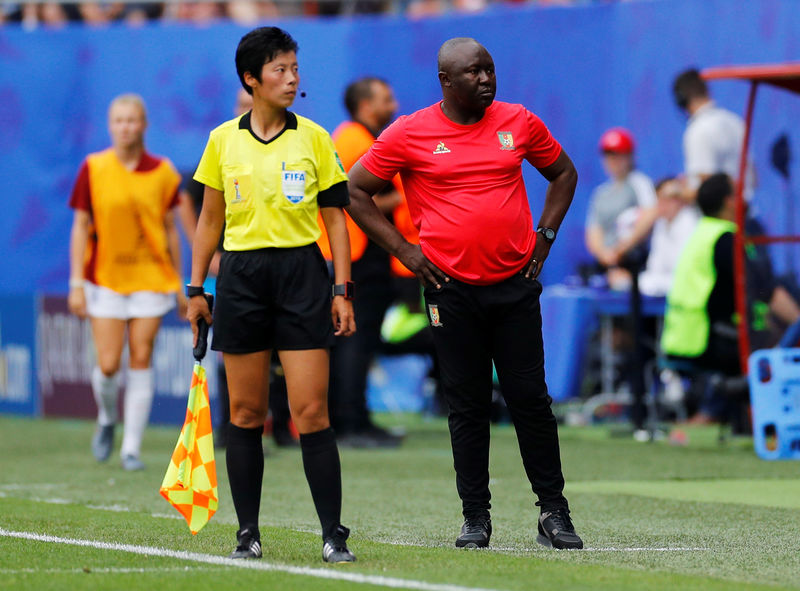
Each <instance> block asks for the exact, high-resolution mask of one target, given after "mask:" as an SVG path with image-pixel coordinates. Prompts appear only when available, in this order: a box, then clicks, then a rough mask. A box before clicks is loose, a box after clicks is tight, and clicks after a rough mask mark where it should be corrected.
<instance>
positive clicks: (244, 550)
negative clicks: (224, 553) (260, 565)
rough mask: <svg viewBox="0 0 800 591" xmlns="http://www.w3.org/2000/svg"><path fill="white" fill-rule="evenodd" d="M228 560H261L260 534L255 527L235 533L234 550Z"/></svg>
mask: <svg viewBox="0 0 800 591" xmlns="http://www.w3.org/2000/svg"><path fill="white" fill-rule="evenodd" d="M229 558H261V534H260V533H258V528H257V527H254V528H250V527H245V528H244V529H240V530H239V531H237V532H236V549H235V550H234V551H233V552H231V555H230V556H229Z"/></svg>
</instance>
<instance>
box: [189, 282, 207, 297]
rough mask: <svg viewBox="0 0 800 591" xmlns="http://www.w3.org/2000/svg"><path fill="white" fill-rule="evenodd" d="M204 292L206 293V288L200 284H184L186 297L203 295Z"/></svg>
mask: <svg viewBox="0 0 800 591" xmlns="http://www.w3.org/2000/svg"><path fill="white" fill-rule="evenodd" d="M205 293H206V290H205V288H204V287H203V286H202V285H200V286H197V285H187V286H186V297H187V298H193V297H196V296H201V295H205Z"/></svg>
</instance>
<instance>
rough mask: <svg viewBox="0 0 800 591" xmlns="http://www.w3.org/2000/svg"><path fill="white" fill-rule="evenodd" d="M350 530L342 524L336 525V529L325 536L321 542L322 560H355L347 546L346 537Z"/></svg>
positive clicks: (339, 561)
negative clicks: (331, 533) (330, 534)
mask: <svg viewBox="0 0 800 591" xmlns="http://www.w3.org/2000/svg"><path fill="white" fill-rule="evenodd" d="M349 535H350V530H349V529H347V528H346V527H344V526H343V525H338V526H336V531H334V532H333V535H332V536H329V537H327V538H325V541H324V542H323V543H322V560H324V561H325V562H331V563H334V564H339V563H343V562H355V561H356V557H355V555H354V554H353V553H352V552H350V550H348V548H347V543H346V542H347V537H348V536H349Z"/></svg>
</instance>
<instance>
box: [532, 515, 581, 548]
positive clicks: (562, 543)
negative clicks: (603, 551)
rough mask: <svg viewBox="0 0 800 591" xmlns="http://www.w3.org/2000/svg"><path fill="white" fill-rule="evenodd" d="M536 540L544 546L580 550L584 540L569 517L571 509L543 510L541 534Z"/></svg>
mask: <svg viewBox="0 0 800 591" xmlns="http://www.w3.org/2000/svg"><path fill="white" fill-rule="evenodd" d="M536 541H537V542H539V543H540V544H541V545H542V546H546V547H548V548H556V549H557V550H580V549H581V548H583V540H581V539H580V537H579V536H578V534H576V533H575V526H573V525H572V520H571V519H570V518H569V509H554V510H553V511H542V514H541V515H539V535H538V536H536Z"/></svg>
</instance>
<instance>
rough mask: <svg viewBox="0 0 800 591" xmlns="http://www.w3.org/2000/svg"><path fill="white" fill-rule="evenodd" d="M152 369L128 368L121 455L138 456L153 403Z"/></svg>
mask: <svg viewBox="0 0 800 591" xmlns="http://www.w3.org/2000/svg"><path fill="white" fill-rule="evenodd" d="M153 390H154V388H153V370H152V369H149V368H148V369H128V383H127V386H126V388H125V417H124V419H125V429H124V433H123V437H122V449H121V450H120V453H121V455H122V457H125V456H134V457H137V458H138V457H139V451H140V450H141V447H142V437H143V436H144V429H145V427H147V421H148V420H149V418H150V407H151V406H152V405H153Z"/></svg>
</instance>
